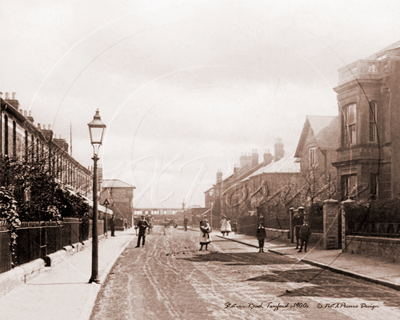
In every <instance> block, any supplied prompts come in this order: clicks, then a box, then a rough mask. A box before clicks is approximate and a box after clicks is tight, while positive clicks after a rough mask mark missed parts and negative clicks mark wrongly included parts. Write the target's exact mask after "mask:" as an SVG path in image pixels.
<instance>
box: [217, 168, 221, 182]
mask: <svg viewBox="0 0 400 320" xmlns="http://www.w3.org/2000/svg"><path fill="white" fill-rule="evenodd" d="M220 182H222V171H221V170H220V169H218V171H217V183H220Z"/></svg>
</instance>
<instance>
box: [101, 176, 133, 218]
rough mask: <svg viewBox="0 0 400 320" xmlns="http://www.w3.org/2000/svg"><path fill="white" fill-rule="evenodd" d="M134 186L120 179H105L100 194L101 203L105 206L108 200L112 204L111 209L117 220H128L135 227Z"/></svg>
mask: <svg viewBox="0 0 400 320" xmlns="http://www.w3.org/2000/svg"><path fill="white" fill-rule="evenodd" d="M134 189H136V188H135V187H134V186H132V185H130V184H128V183H126V182H123V181H121V180H118V179H104V180H103V185H102V189H101V193H100V198H99V203H100V204H103V203H104V201H105V200H106V199H108V202H109V203H110V205H109V208H110V209H112V210H113V212H114V215H115V218H117V219H122V220H123V219H127V220H128V223H129V224H130V225H131V226H132V225H133V204H132V201H133V190H134Z"/></svg>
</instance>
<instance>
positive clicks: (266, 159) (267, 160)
mask: <svg viewBox="0 0 400 320" xmlns="http://www.w3.org/2000/svg"><path fill="white" fill-rule="evenodd" d="M272 159H273V157H272V154H271V153H270V152H269V149H268V150H266V151H265V153H264V166H266V165H267V164H270V163H271V162H272Z"/></svg>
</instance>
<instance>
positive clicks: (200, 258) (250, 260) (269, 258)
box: [179, 251, 293, 266]
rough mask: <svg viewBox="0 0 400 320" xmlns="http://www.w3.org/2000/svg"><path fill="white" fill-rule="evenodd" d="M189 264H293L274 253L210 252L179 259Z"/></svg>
mask: <svg viewBox="0 0 400 320" xmlns="http://www.w3.org/2000/svg"><path fill="white" fill-rule="evenodd" d="M179 259H183V260H186V261H190V262H210V261H219V262H226V265H229V266H245V265H271V264H293V261H291V260H289V259H288V258H284V257H282V256H279V255H276V254H274V253H262V254H260V253H252V252H250V253H245V252H244V253H222V252H216V251H210V252H208V253H206V254H198V255H194V256H192V257H190V258H183V257H182V258H179Z"/></svg>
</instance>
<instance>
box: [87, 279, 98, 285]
mask: <svg viewBox="0 0 400 320" xmlns="http://www.w3.org/2000/svg"><path fill="white" fill-rule="evenodd" d="M93 282H94V283H97V284H99V283H100V280H99V279H93V278H90V280H89V283H93Z"/></svg>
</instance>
